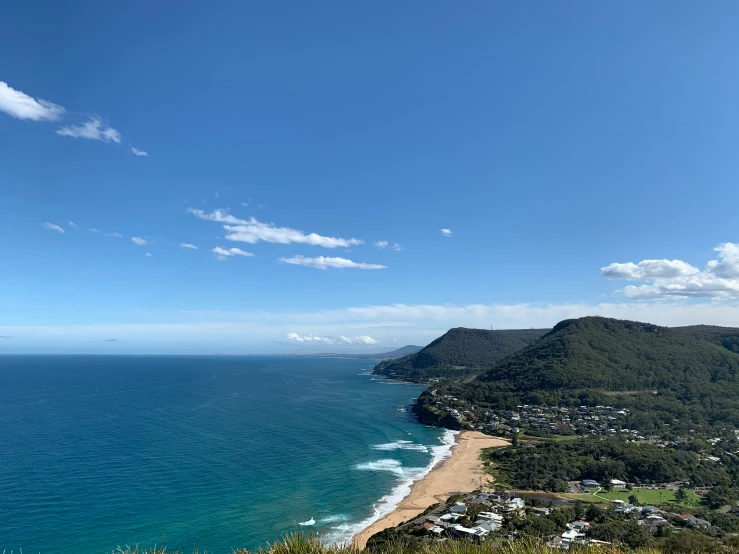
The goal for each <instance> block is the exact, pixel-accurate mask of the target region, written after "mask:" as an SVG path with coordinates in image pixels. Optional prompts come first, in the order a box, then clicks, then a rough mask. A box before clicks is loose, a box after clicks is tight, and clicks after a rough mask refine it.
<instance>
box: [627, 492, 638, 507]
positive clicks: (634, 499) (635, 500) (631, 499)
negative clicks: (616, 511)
mask: <svg viewBox="0 0 739 554" xmlns="http://www.w3.org/2000/svg"><path fill="white" fill-rule="evenodd" d="M629 504H633V505H634V506H636V505H638V504H639V499H638V498H637V496H636V495H635V494H630V495H629Z"/></svg>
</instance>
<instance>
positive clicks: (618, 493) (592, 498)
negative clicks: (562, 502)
mask: <svg viewBox="0 0 739 554" xmlns="http://www.w3.org/2000/svg"><path fill="white" fill-rule="evenodd" d="M686 492H687V493H688V500H687V501H686V503H685V505H686V506H696V505H698V504H700V502H701V498H700V497H699V496H698V495H696V494H695V493H694V492H693V491H686ZM632 494H633V495H634V496H636V498H637V500H638V501H639V504H641V505H647V504H651V505H654V506H657V505H659V504H666V503H670V504H677V502H675V492H674V491H668V490H664V489H655V490H653V489H644V488H635V489H634V490H632V491H627V490H625V489H619V490H613V491H610V492H606V491H604V490H601V491H599V492H598V493H597V495H593V494H563V495H562V496H564V497H565V498H570V499H571V500H580V501H582V502H590V503H592V504H601V503H607V502H611V501H613V500H623V501H624V503H627V502H628V501H629V496H631V495H632Z"/></svg>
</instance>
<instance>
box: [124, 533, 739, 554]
mask: <svg viewBox="0 0 739 554" xmlns="http://www.w3.org/2000/svg"><path fill="white" fill-rule="evenodd" d="M260 552H262V553H264V554H359V552H360V550H359V549H357V548H356V547H354V546H330V545H326V544H324V543H322V542H321V541H320V540H319V539H317V538H316V537H314V536H310V535H306V534H302V533H295V534H292V535H288V536H286V537H284V538H283V539H282V540H281V541H278V542H275V543H274V544H271V545H269V546H268V547H267V548H265V549H263V550H261V551H260ZM372 552H373V554H407V553H409V552H414V553H417V554H491V553H493V552H495V553H496V554H553V553H555V552H561V550H557V549H554V548H549V547H547V546H546V545H545V543H544V542H542V541H541V540H538V539H533V538H532V539H527V540H522V541H517V542H507V541H502V542H497V543H484V544H474V543H470V542H459V541H447V542H441V543H433V544H431V543H418V544H410V543H408V542H404V541H397V542H394V543H393V542H387V543H384V544H383V545H382V546H381V547H378V549H376V550H373V551H372ZM587 552H589V553H593V554H622V553H625V552H634V553H637V554H658V553H661V552H667V553H669V554H673V553H674V554H690V553H696V554H698V553H703V552H706V553H713V552H724V553H726V554H736V553H739V544H736V541H728V543H727V544H725V545H722V544H719V543H718V542H717V541H713V540H711V539H710V538H708V540H704V536H702V535H700V534H699V533H694V532H691V531H685V532H684V533H681V534H676V535H675V538H673V539H667V540H666V541H665V542H664V543H663V544H662V545H661V547H655V546H652V547H642V548H637V549H635V550H629V549H625V548H621V547H617V546H599V547H592V546H591V547H589V548H588V549H587ZM117 554H184V553H183V551H181V550H168V549H167V548H165V547H155V548H152V549H140V548H139V547H126V548H122V549H119V550H118V553H117ZM194 554H198V551H197V550H195V551H194ZM234 554H249V551H247V550H236V551H234Z"/></svg>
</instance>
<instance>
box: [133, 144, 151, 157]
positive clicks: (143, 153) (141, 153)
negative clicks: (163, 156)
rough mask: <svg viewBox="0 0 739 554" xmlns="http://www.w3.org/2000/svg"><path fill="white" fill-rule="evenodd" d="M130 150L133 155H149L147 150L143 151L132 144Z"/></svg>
mask: <svg viewBox="0 0 739 554" xmlns="http://www.w3.org/2000/svg"><path fill="white" fill-rule="evenodd" d="M131 152H133V155H134V156H148V155H149V153H148V152H144V151H143V150H139V149H138V148H136V147H135V146H132V147H131Z"/></svg>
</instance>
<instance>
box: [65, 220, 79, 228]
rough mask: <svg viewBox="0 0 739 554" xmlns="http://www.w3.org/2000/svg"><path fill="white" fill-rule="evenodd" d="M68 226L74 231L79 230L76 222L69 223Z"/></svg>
mask: <svg viewBox="0 0 739 554" xmlns="http://www.w3.org/2000/svg"><path fill="white" fill-rule="evenodd" d="M67 225H69V226H70V227H71V228H72V229H76V228H77V224H76V223H75V222H74V221H67Z"/></svg>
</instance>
